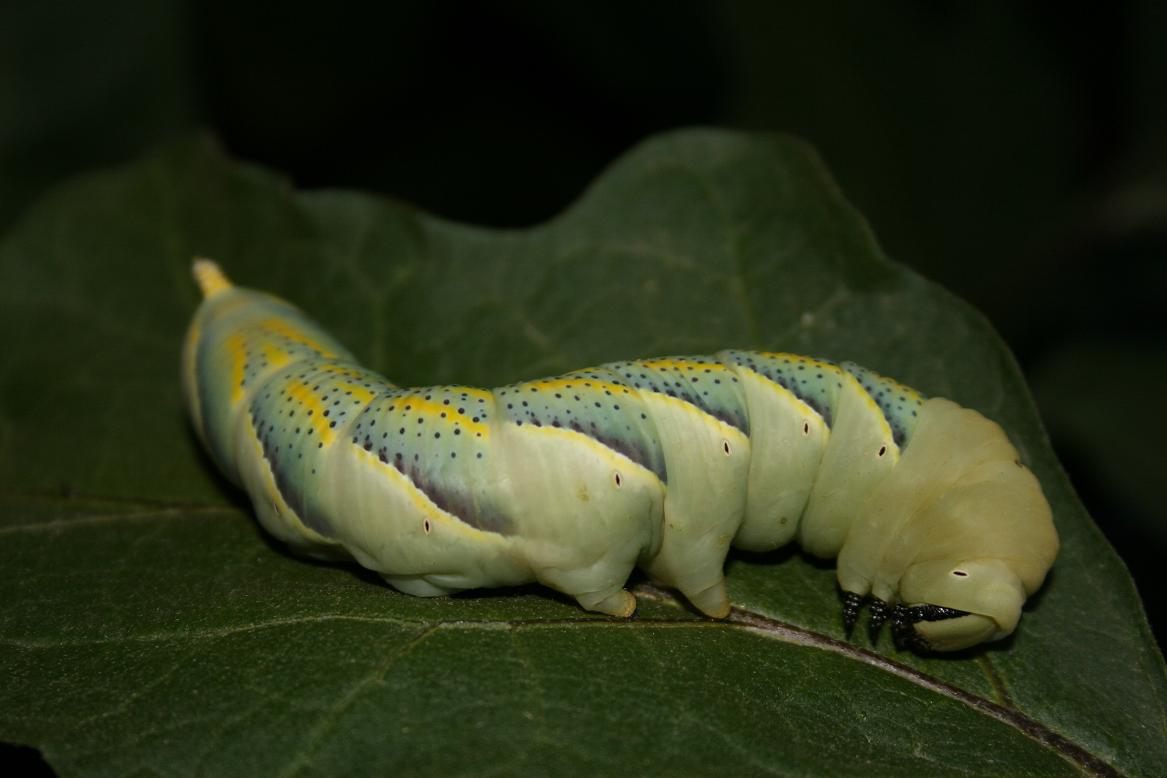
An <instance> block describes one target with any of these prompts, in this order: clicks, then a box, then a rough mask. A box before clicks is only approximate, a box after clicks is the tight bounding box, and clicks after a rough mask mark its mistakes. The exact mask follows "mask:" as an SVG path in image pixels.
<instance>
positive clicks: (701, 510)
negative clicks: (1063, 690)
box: [182, 260, 1058, 651]
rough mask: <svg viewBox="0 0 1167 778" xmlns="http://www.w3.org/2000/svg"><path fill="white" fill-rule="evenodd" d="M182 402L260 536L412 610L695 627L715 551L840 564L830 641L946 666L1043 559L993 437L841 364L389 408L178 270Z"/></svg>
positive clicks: (714, 569)
mask: <svg viewBox="0 0 1167 778" xmlns="http://www.w3.org/2000/svg"><path fill="white" fill-rule="evenodd" d="M194 275H195V278H196V280H197V281H198V283H199V286H200V287H201V289H202V291H203V294H204V297H205V299H204V301H203V303H202V305H201V306H200V307H199V309H198V311H197V313H196V314H195V317H194V320H193V322H192V323H191V326H190V330H189V332H188V335H187V338H186V347H185V352H184V356H183V368H182V373H183V383H184V389H185V392H186V400H187V404H188V406H189V410H190V415H191V418H192V420H193V423H194V427H195V429H196V430H197V431H198V434H199V436H200V437H201V438H202V441H203V443H204V444H205V446H206V448H207V450H208V451H209V452H210V454H211V456H212V457H213V458H214V460H215V462H216V463H218V465H219V466H220V467H221V468H222V470H223V472H224V473H226V475H227V476H228V477H229V478H230V479H231V480H232V481H234V482H235V483H237V484H239V485H240V486H241V487H242V488H243V489H244V490H245V491H246V492H247V494H248V495H249V497H250V498H251V500H252V502H253V504H254V506H255V512H256V515H257V516H258V517H259V521H260V523H261V524H262V525H263V526H264V527H265V528H266V529H267V531H268V532H270V533H271V534H272V535H274V536H276V537H277V538H279V539H280V540H282V541H284V542H285V543H287V544H288V545H289V546H291V547H293V548H294V549H297V550H299V551H302V552H304V553H307V554H310V555H313V556H318V557H326V558H350V557H351V558H353V559H355V560H356V561H357V562H359V563H360V564H362V565H364V566H365V567H367V568H370V569H372V570H375V571H377V572H379V573H380V574H381V575H382V576H383V577H384V578H385V580H386V581H388V582H389V584H390V585H392V586H393V587H394V588H396V589H398V590H400V591H402V592H406V593H408V594H413V595H418V596H432V595H440V594H448V593H451V592H456V591H460V590H463V589H473V588H477V587H484V586H509V585H514V584H521V583H526V582H530V581H538V582H540V583H542V584H544V585H546V586H549V587H551V588H553V589H557V590H559V591H561V592H564V593H566V594H568V595H570V596H572V597H574V598H575V599H576V600H577V601H578V602H579V603H580V605H582V606H583V607H584V608H586V609H588V610H593V611H600V612H602V613H607V614H611V615H613V616H621V617H625V616H629V615H631V614H632V613H633V611H634V610H635V608H636V600H635V598H634V597H633V596H632V594H630V593H629V592H628V591H626V590H625V588H624V585H625V582H626V580H627V578H628V576H629V574H630V573H631V571H632V569H633V568H634V567H636V566H639V567H640V568H641V569H643V570H644V571H645V572H646V573H647V574H648V575H649V576H650V577H651V578H652V579H653V580H655V581H658V582H660V583H662V584H664V585H667V586H670V587H674V588H676V589H678V590H680V591H681V592H682V593H683V594H684V595H685V597H686V598H688V600H689V601H690V602H691V603H692V604H693V605H695V606H696V607H697V608H699V609H700V610H701V611H703V612H704V613H706V614H708V615H709V616H712V617H716V618H720V617H725V616H726V615H727V614H728V613H729V610H730V603H729V598H728V596H727V594H726V588H725V578H724V575H723V566H724V562H725V556H726V553H727V552H728V550H729V547H730V545H734V546H736V547H738V548H742V549H748V550H751V551H765V550H769V549H774V548H777V547H779V546H782V545H784V544H786V543H788V542H790V541H792V540H797V541H798V543H799V544H800V545H801V546H802V547H803V548H804V549H806V550H807V551H809V552H810V553H812V554H815V555H817V556H821V557H833V556H837V557H838V563H837V564H838V580H839V586H840V587H841V589H842V592H843V601H844V604H843V611H844V620H845V622H846V625H847V627H848V630H850V628H851V626H852V624H853V623H854V621H855V619H856V617H857V614H858V611H859V609H860V607H861V605H862V603H863V602H864V601H865V600H867V599H868V598H870V602H871V619H872V625H873V626H874V627H875V628H878V627H879V625H880V624H881V623H882V622H883V621H884V620H885V619H886V618H890V619H891V622H892V629H893V635H894V637H895V639H896V643H897V645H900V646H908V647H911V648H915V649H918V650H927V649H930V650H937V651H946V650H956V649H960V648H964V647H966V646H970V645H974V644H976V643H980V642H983V641H988V640H996V639H998V638H1001V637H1004V636H1006V635H1008V634H1010V633H1011V632H1012V631H1013V630H1014V628H1015V627H1016V626H1017V622H1018V619H1019V618H1020V615H1021V607H1022V604H1023V603H1024V602H1025V599H1026V597H1028V596H1029V595H1030V594H1032V593H1033V592H1034V591H1035V590H1036V589H1037V588H1038V587H1039V586H1040V585H1041V582H1042V580H1043V578H1044V577H1045V574H1046V572H1047V571H1048V570H1049V568H1050V566H1051V565H1052V564H1053V560H1054V557H1055V555H1056V554H1057V549H1058V538H1057V534H1056V532H1055V531H1054V527H1053V522H1052V520H1051V515H1050V508H1049V505H1048V503H1047V502H1046V500H1045V498H1044V496H1043V495H1042V492H1041V487H1040V486H1039V484H1038V482H1037V479H1036V478H1035V477H1034V476H1033V474H1032V473H1030V472H1029V470H1027V469H1026V468H1025V467H1024V466H1022V465H1021V463H1020V461H1019V459H1018V454H1017V451H1016V450H1015V449H1014V448H1013V446H1012V445H1010V443H1009V441H1008V439H1007V438H1006V436H1005V434H1004V432H1003V431H1002V430H1001V428H1000V427H999V426H998V425H997V424H995V423H993V422H991V421H989V420H988V419H986V418H985V417H983V416H981V415H980V414H979V413H976V412H975V411H971V410H967V409H964V408H961V407H960V406H958V405H956V404H955V403H952V402H950V401H948V400H944V399H939V398H933V399H925V398H923V397H922V396H921V395H919V394H918V393H916V392H915V391H913V390H911V389H909V388H907V387H905V386H902V385H900V384H898V383H896V382H895V381H892V380H890V379H887V378H883V377H881V376H879V375H876V374H875V373H873V372H871V371H869V370H865V369H864V368H861V367H859V366H857V365H853V364H850V363H842V364H834V363H831V362H826V361H821V360H816V359H811V358H808V357H799V356H795V355H791V354H774V353H760V352H748V351H722V352H719V353H717V354H715V355H714V356H711V357H670V358H662V359H646V360H640V361H635V362H615V363H612V364H607V365H603V366H600V367H596V368H592V369H588V370H579V371H576V372H572V373H567V374H566V375H562V376H557V377H554V378H545V379H541V380H536V381H527V382H523V383H518V384H512V385H510V386H505V387H501V388H498V389H490V390H487V389H477V388H473V387H469V386H434V387H426V388H420V389H419V388H413V389H403V388H398V387H396V386H394V385H393V384H391V383H389V382H388V381H386V380H385V379H384V378H382V377H381V376H379V375H377V374H376V373H373V372H371V371H369V370H366V369H365V368H362V367H360V366H359V365H358V364H357V362H356V360H355V359H354V358H353V356H352V355H351V354H349V353H348V351H346V350H345V349H344V347H343V346H341V345H340V344H339V343H337V342H336V341H335V340H334V339H333V338H332V337H331V336H329V335H328V334H327V333H326V332H324V330H322V329H321V328H320V327H319V326H318V325H317V324H315V323H314V322H312V321H311V320H309V319H308V318H307V317H306V316H305V315H304V314H303V313H301V312H300V311H299V310H298V309H296V308H295V307H293V306H292V305H290V304H289V303H286V302H284V301H283V300H280V299H278V298H276V297H273V296H271V295H268V294H264V293H261V292H256V291H250V290H247V289H242V288H238V287H234V286H232V285H231V283H230V282H229V281H228V280H227V279H226V277H224V275H223V274H222V272H221V271H220V270H219V268H218V266H217V265H215V264H214V263H213V262H210V261H207V260H197V261H196V262H195V265H194Z"/></svg>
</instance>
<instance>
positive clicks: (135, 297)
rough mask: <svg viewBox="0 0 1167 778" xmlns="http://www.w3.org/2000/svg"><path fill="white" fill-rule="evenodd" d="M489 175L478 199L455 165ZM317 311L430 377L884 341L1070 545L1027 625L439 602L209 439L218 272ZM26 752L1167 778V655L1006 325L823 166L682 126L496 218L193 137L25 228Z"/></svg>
mask: <svg viewBox="0 0 1167 778" xmlns="http://www.w3.org/2000/svg"><path fill="white" fill-rule="evenodd" d="M450 185H456V182H450ZM194 254H202V255H207V256H213V257H215V258H217V259H218V260H219V261H220V262H221V263H222V264H223V266H224V267H225V268H226V269H227V271H228V272H229V273H230V274H231V275H232V276H233V277H234V278H235V279H236V280H237V281H238V282H240V283H242V284H244V285H250V286H258V287H263V288H267V289H270V290H272V291H274V292H276V293H278V294H280V295H282V296H284V297H287V298H289V299H291V300H293V301H294V302H297V303H299V304H300V305H302V306H303V307H304V308H305V309H307V310H308V311H309V312H311V313H312V314H313V315H314V316H315V317H317V318H318V319H319V320H321V321H322V322H323V323H324V324H325V325H326V326H328V327H329V328H330V329H331V330H332V331H334V332H335V333H336V334H337V335H338V336H339V337H340V338H341V339H342V341H344V342H346V343H347V344H349V345H350V346H351V348H352V349H353V350H354V352H355V353H357V354H358V355H360V356H362V357H363V358H364V359H366V360H367V362H368V363H369V364H370V365H371V366H372V367H374V368H376V369H378V370H381V371H383V372H385V373H387V374H388V375H390V376H392V377H394V378H395V379H397V380H398V381H399V382H402V383H438V382H448V381H469V382H478V383H484V384H492V383H498V382H503V381H509V380H515V379H519V378H524V377H532V376H536V375H539V374H542V373H550V372H554V371H559V370H566V369H570V368H574V367H581V366H584V365H587V364H589V363H596V362H601V361H606V360H614V359H620V358H626V357H636V356H646V355H651V354H665V353H701V352H709V351H712V350H714V349H717V348H723V347H745V348H751V347H754V348H771V349H779V348H780V349H788V350H793V351H803V352H806V353H810V354H815V355H821V356H826V357H831V358H849V359H854V360H856V361H859V362H861V363H864V364H866V365H868V366H870V367H872V368H875V369H876V370H879V371H881V372H884V373H887V374H890V375H893V376H896V377H897V378H900V379H902V380H904V381H906V382H908V383H910V384H913V385H915V386H916V387H918V388H920V389H921V390H923V391H925V392H926V393H929V394H933V395H944V396H948V397H952V398H953V399H955V400H957V401H959V402H961V403H963V404H965V405H969V406H971V407H974V408H978V409H980V410H981V411H983V412H985V413H986V414H988V415H990V416H992V417H994V418H996V419H997V420H999V421H1000V422H1002V423H1003V424H1004V425H1005V426H1006V427H1007V428H1008V429H1009V430H1010V431H1011V433H1012V435H1013V437H1014V440H1015V442H1016V443H1017V444H1018V446H1019V448H1020V449H1021V450H1022V452H1023V455H1024V457H1025V458H1026V460H1027V461H1028V462H1029V463H1030V464H1031V465H1032V467H1033V468H1034V470H1035V472H1036V473H1037V474H1038V476H1039V478H1040V479H1041V481H1042V484H1043V485H1044V487H1045V489H1046V491H1047V494H1048V495H1049V497H1050V499H1051V502H1052V503H1053V505H1054V512H1055V518H1056V522H1057V525H1058V529H1059V532H1060V534H1061V537H1062V543H1063V549H1062V553H1061V556H1060V558H1059V559H1058V562H1057V564H1056V566H1055V568H1054V571H1053V573H1052V574H1051V577H1050V579H1049V580H1048V581H1047V585H1046V587H1045V588H1044V590H1043V591H1042V593H1041V594H1040V595H1039V596H1037V597H1036V598H1034V600H1032V601H1031V603H1030V605H1029V607H1027V612H1026V615H1025V616H1024V618H1023V619H1022V622H1021V627H1020V630H1019V632H1018V633H1017V634H1016V635H1015V636H1014V638H1012V639H1010V640H1008V641H1005V642H1004V643H1002V644H1000V645H994V646H991V647H987V648H984V649H981V650H977V651H973V652H968V653H965V654H963V655H959V656H955V657H942V658H921V657H917V656H915V655H912V654H906V653H898V652H896V651H895V650H894V649H892V648H891V647H890V646H889V645H888V640H887V638H886V637H884V638H883V639H882V640H881V641H880V642H879V643H878V644H877V645H875V646H871V645H870V644H869V642H868V640H867V638H866V636H863V637H859V636H856V637H855V638H854V639H853V640H852V641H850V642H848V641H846V640H845V639H844V637H843V635H842V629H841V624H840V615H839V613H840V605H839V600H838V595H837V592H836V589H835V585H834V579H833V571H832V570H831V569H830V567H828V566H824V565H821V564H816V563H813V562H811V561H808V560H806V559H804V558H802V557H800V556H799V555H798V554H797V553H796V552H794V551H789V550H788V551H786V552H784V553H777V554H773V555H766V556H750V557H745V556H736V557H734V558H733V559H732V560H731V562H730V564H729V579H730V583H731V593H732V596H733V600H734V602H735V604H736V605H737V610H736V611H735V613H734V616H733V617H732V618H731V619H730V620H729V621H728V622H724V623H718V622H711V621H707V620H704V619H700V618H697V617H696V616H694V615H693V614H692V613H691V612H690V611H689V610H688V609H687V608H685V607H684V606H683V605H681V604H679V603H678V602H677V601H676V600H674V599H673V598H672V597H671V596H670V595H669V594H668V593H666V592H661V591H658V590H656V589H653V588H651V587H649V586H647V585H645V584H643V583H641V584H639V585H638V588H637V591H638V593H639V594H640V595H641V597H640V599H641V608H640V611H639V614H638V616H637V617H636V618H635V619H633V620H631V621H617V620H610V619H606V618H602V617H598V616H594V615H591V614H587V613H584V612H582V611H580V610H579V609H578V608H577V607H576V606H575V605H574V604H573V603H571V602H568V601H567V600H565V599H563V598H560V597H557V596H554V595H552V594H551V593H549V592H547V591H546V590H542V589H536V588H526V589H521V590H518V591H507V592H483V593H473V594H470V595H464V596H458V597H452V598H440V599H432V600H422V599H415V598H410V597H407V596H404V595H400V594H397V593H395V592H393V591H391V590H389V589H388V588H386V587H385V586H383V585H381V584H380V583H378V582H377V579H376V578H375V577H374V576H370V575H368V574H366V573H364V572H362V571H360V570H358V569H356V568H355V567H350V566H344V565H324V564H313V563H308V562H304V561H301V560H299V559H295V558H292V557H291V556H289V555H287V554H285V553H284V552H283V551H281V550H280V549H279V548H278V547H276V546H275V545H274V544H273V543H272V542H270V541H269V540H267V539H266V538H265V536H263V535H262V533H261V532H260V531H259V529H258V528H257V527H256V525H255V523H254V522H253V521H252V520H250V518H249V511H248V509H247V507H246V504H245V502H244V501H243V499H242V498H241V497H240V495H239V494H237V493H236V492H235V491H234V490H232V489H231V488H230V487H229V486H228V485H226V484H225V483H224V482H222V481H221V479H219V478H218V477H217V476H216V475H215V473H214V469H213V466H212V465H211V464H210V463H209V461H208V460H207V459H206V458H205V457H204V456H203V455H202V454H201V453H200V452H199V450H198V447H197V444H196V442H195V440H194V439H193V437H192V435H191V434H190V432H189V431H188V428H187V426H186V423H185V419H184V412H183V409H182V407H181V400H180V395H179V389H178V379H177V376H178V352H179V347H180V341H181V337H182V333H183V329H184V327H185V325H186V322H187V321H188V319H189V317H190V315H191V313H192V311H193V310H194V308H195V306H196V304H197V296H196V292H195V289H194V286H193V284H192V283H191V281H190V280H189V275H188V266H189V262H190V258H191V256H192V255H194ZM0 323H2V326H3V332H4V334H5V346H4V351H3V356H2V357H0V398H2V402H3V407H2V409H0V410H2V418H0V504H2V506H3V507H2V519H0V522H2V523H0V576H2V582H3V585H4V588H5V592H6V595H7V596H6V603H5V607H4V609H3V611H2V612H0V671H2V672H3V678H4V682H3V684H2V685H0V738H3V739H6V740H9V741H13V742H19V743H26V744H32V745H35V746H36V747H38V748H39V749H41V750H42V751H43V752H44V754H45V755H46V757H47V759H48V761H49V762H50V764H52V765H53V766H54V767H56V768H57V769H58V770H60V771H62V772H64V773H68V774H73V773H107V774H118V775H121V774H127V773H146V772H160V773H193V772H211V773H242V772H244V771H253V770H254V771H259V772H262V773H300V772H303V773H322V774H325V773H335V772H340V771H347V772H354V771H355V772H378V773H384V772H388V771H389V770H393V771H394V772H405V773H411V772H414V773H426V774H432V773H435V772H439V771H440V772H448V773H462V774H479V773H485V772H496V773H511V772H520V771H523V772H540V773H544V772H551V771H555V772H558V773H569V774H578V773H594V772H597V771H600V772H615V771H621V772H623V771H630V772H632V771H635V772H641V771H660V772H669V773H674V774H675V773H685V774H697V773H714V772H719V773H720V772H723V771H727V770H740V771H748V772H775V773H796V774H805V773H832V774H846V773H851V774H863V775H870V774H872V773H893V774H895V773H909V772H913V773H915V772H924V773H936V772H943V771H949V770H951V771H954V772H963V773H971V774H1001V773H1005V774H1016V773H1019V772H1029V773H1034V774H1054V773H1074V772H1077V771H1081V770H1086V771H1096V772H1102V773H1105V772H1109V771H1112V770H1113V771H1118V772H1121V773H1129V774H1153V773H1156V772H1157V771H1158V770H1160V769H1161V766H1162V765H1163V764H1164V763H1167V738H1164V733H1165V732H1167V714H1165V706H1164V701H1165V699H1167V696H1165V686H1167V684H1165V673H1164V666H1163V661H1162V658H1161V656H1160V654H1159V652H1158V649H1157V648H1156V646H1155V644H1154V642H1153V640H1152V639H1151V637H1150V633H1149V631H1148V629H1147V625H1146V622H1145V619H1144V618H1143V615H1142V612H1141V609H1140V605H1139V602H1138V599H1137V597H1136V594H1135V592H1134V588H1133V586H1132V584H1131V581H1130V579H1129V578H1128V576H1127V575H1126V573H1125V570H1124V568H1123V566H1122V563H1121V562H1120V561H1119V560H1118V559H1117V557H1116V556H1115V555H1114V553H1113V552H1112V550H1111V549H1110V547H1109V546H1108V545H1107V544H1106V542H1105V541H1104V540H1103V538H1102V537H1101V535H1100V534H1099V533H1098V531H1097V530H1096V528H1095V527H1094V526H1093V524H1092V523H1091V522H1090V520H1089V518H1088V517H1087V516H1086V514H1085V512H1084V511H1083V509H1082V508H1081V506H1080V505H1079V503H1078V502H1077V500H1076V499H1075V497H1074V495H1073V493H1072V491H1071V489H1070V487H1069V485H1068V483H1067V482H1066V479H1065V477H1064V476H1063V474H1062V472H1061V470H1060V468H1059V467H1058V464H1057V462H1056V460H1055V459H1054V457H1053V455H1052V453H1051V452H1050V449H1049V446H1048V445H1047V443H1046V440H1045V437H1044V434H1043V432H1042V429H1041V426H1040V423H1039V421H1038V420H1037V418H1036V415H1035V413H1034V410H1033V407H1032V404H1031V402H1030V400H1029V396H1028V394H1027V391H1026V388H1025V385H1024V383H1023V381H1022V379H1021V376H1020V375H1019V374H1018V371H1017V369H1016V366H1015V365H1014V363H1013V360H1012V359H1011V357H1010V355H1009V353H1008V351H1007V350H1006V349H1005V347H1004V346H1003V345H1002V344H1001V343H1000V341H999V340H998V339H997V338H996V337H995V336H994V334H993V332H992V330H991V328H990V326H989V325H988V324H987V323H986V322H985V321H984V319H983V318H982V317H981V316H979V315H978V314H977V313H975V312H974V311H972V310H970V309H969V308H968V307H967V306H966V305H964V304H962V303H961V302H960V301H959V300H956V299H954V298H953V297H952V296H950V295H948V294H947V293H945V292H944V291H943V290H941V289H939V288H937V287H935V286H933V285H931V284H929V283H928V282H926V281H924V280H922V279H920V278H919V277H917V276H915V275H913V274H912V273H910V272H909V271H907V270H905V269H903V268H901V267H899V266H897V265H895V264H894V263H892V262H890V261H888V260H887V259H886V258H884V257H883V255H882V253H881V252H880V250H879V248H878V247H877V246H876V244H875V242H874V240H873V238H872V236H871V235H870V233H869V231H868V230H867V228H866V226H865V224H864V223H863V221H862V219H861V218H860V217H859V216H858V215H857V214H856V213H855V212H854V211H853V210H852V209H851V208H850V207H849V206H848V205H847V204H846V202H845V201H844V200H843V199H842V197H841V196H840V194H839V193H838V192H837V191H836V190H835V188H834V186H833V185H832V183H831V181H830V179H829V178H828V176H827V174H826V173H825V172H824V170H823V169H822V167H821V165H820V163H819V162H818V160H817V159H816V157H815V156H814V154H813V153H812V152H811V151H810V150H809V149H807V148H806V147H805V146H804V145H802V144H801V143H798V142H796V141H793V140H791V139H788V138H781V137H771V136H765V137H757V136H743V135H735V134H727V133H719V132H695V131H690V132H682V133H677V134H673V135H668V136H664V137H660V138H657V139H654V140H652V141H649V142H648V143H646V144H644V145H643V146H641V147H639V148H637V149H635V150H634V151H633V152H631V153H630V154H629V155H628V156H627V157H625V158H624V159H622V160H620V161H619V162H617V163H616V164H615V165H614V166H613V167H612V168H611V169H610V170H608V171H607V172H606V173H605V174H604V175H603V176H602V177H601V178H600V180H599V181H598V182H597V183H596V184H595V185H594V186H593V187H592V188H591V189H590V190H589V191H588V192H587V193H586V194H585V195H584V196H583V197H582V198H581V199H580V201H579V202H577V203H576V205H575V206H573V207H572V208H571V209H569V210H568V211H567V212H566V213H565V214H564V215H562V216H561V217H559V218H557V219H555V220H554V221H552V222H550V223H548V224H546V225H543V226H540V227H536V228H533V229H529V230H521V231H511V232H492V231H486V230H480V229H475V228H472V227H467V226H461V225H455V224H450V223H447V222H443V221H441V220H439V219H436V218H434V217H432V216H429V215H426V214H423V213H419V212H417V211H415V210H413V209H411V208H409V207H408V206H405V205H402V204H399V203H394V202H387V201H384V200H380V199H376V198H372V197H367V196H362V195H357V194H351V193H343V192H316V193H298V192H295V191H293V190H291V189H290V188H289V187H288V186H287V185H285V184H284V183H283V182H281V181H280V180H279V179H277V178H275V177H273V176H272V175H271V174H269V173H266V172H264V171H261V170H256V169H254V168H251V167H248V166H245V165H240V164H238V163H235V162H232V161H230V160H228V159H225V158H224V157H223V156H222V155H221V154H220V153H219V152H218V151H217V150H216V149H215V148H214V147H213V145H212V144H210V143H207V142H205V141H192V142H188V143H184V144H180V145H176V146H173V147H170V148H168V149H166V150H163V151H161V152H159V153H157V154H155V155H153V156H151V157H149V158H148V159H146V160H145V161H143V162H142V163H140V164H138V165H135V166H133V167H130V168H128V169H125V170H121V171H114V172H110V173H103V174H100V175H95V176H92V177H89V178H87V179H84V180H81V181H77V182H75V183H73V184H71V185H69V186H67V187H65V188H63V189H60V190H58V191H57V192H56V193H54V194H52V195H50V196H48V197H47V198H45V199H44V200H42V201H41V202H40V203H39V204H38V205H37V206H36V207H34V208H32V209H31V210H30V212H29V213H28V214H27V215H26V217H25V218H24V219H22V220H21V222H20V223H19V224H18V225H17V226H16V227H15V229H14V230H13V231H12V232H11V233H10V234H9V235H8V237H7V238H6V239H5V240H4V242H3V244H2V245H0Z"/></svg>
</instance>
